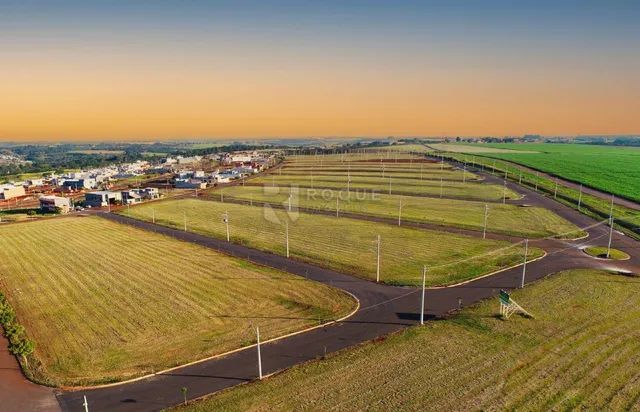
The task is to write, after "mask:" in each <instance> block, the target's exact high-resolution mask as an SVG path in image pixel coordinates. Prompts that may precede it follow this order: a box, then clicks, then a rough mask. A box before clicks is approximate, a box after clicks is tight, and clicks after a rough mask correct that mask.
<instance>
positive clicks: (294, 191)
mask: <svg viewBox="0 0 640 412" xmlns="http://www.w3.org/2000/svg"><path fill="white" fill-rule="evenodd" d="M220 193H222V196H220ZM211 198H212V199H213V200H220V199H221V198H222V199H223V200H225V201H228V200H230V199H237V200H243V201H245V202H256V203H258V202H265V203H267V204H269V205H277V206H278V207H285V208H286V207H287V205H288V200H289V198H291V199H292V206H293V207H294V208H305V209H315V210H322V211H327V212H332V213H333V214H336V215H339V214H340V213H341V212H343V213H344V212H347V213H355V214H359V215H364V216H366V215H370V216H379V217H384V218H390V219H395V220H396V221H398V222H399V223H400V224H401V223H402V222H417V223H433V224H437V225H441V226H452V227H457V228H462V229H470V230H475V231H479V232H482V230H483V228H484V225H485V212H486V217H487V219H486V225H487V231H488V232H490V233H491V232H493V233H502V234H506V235H510V236H521V237H530V238H535V237H549V236H559V237H562V238H568V239H572V238H577V237H580V236H582V235H584V232H582V231H581V230H579V229H578V228H577V227H576V226H574V225H572V224H571V223H569V222H568V221H566V220H565V219H562V218H561V217H559V216H558V215H556V214H554V213H553V212H551V211H548V210H546V209H543V208H538V207H520V206H516V205H510V204H504V205H503V204H496V203H492V204H490V205H488V204H486V203H482V202H472V201H465V200H451V199H433V198H418V197H413V196H398V195H387V194H372V193H368V192H357V191H352V192H347V191H345V190H342V191H338V190H328V189H325V190H322V189H309V188H295V187H294V188H292V187H289V188H287V187H270V186H265V187H256V186H245V187H242V186H235V187H229V188H223V189H221V190H219V191H216V192H214V193H212V194H211Z"/></svg>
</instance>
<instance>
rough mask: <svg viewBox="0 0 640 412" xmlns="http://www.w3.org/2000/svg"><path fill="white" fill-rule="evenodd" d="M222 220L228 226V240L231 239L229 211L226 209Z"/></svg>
mask: <svg viewBox="0 0 640 412" xmlns="http://www.w3.org/2000/svg"><path fill="white" fill-rule="evenodd" d="M222 221H223V222H224V224H225V226H226V227H227V242H230V241H231V236H229V212H227V211H225V212H224V215H222Z"/></svg>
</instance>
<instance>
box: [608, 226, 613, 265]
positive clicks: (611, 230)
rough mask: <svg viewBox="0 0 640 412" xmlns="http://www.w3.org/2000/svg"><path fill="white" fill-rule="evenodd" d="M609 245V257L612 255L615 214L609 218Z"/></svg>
mask: <svg viewBox="0 0 640 412" xmlns="http://www.w3.org/2000/svg"><path fill="white" fill-rule="evenodd" d="M609 226H610V227H609V245H608V246H607V259H609V255H611V239H612V237H613V216H611V217H610V218H609Z"/></svg>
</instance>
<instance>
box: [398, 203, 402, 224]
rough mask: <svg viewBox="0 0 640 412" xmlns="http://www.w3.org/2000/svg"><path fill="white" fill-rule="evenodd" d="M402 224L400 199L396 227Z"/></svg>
mask: <svg viewBox="0 0 640 412" xmlns="http://www.w3.org/2000/svg"><path fill="white" fill-rule="evenodd" d="M401 222H402V199H400V204H399V206H398V226H400V223H401Z"/></svg>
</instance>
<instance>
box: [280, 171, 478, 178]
mask: <svg viewBox="0 0 640 412" xmlns="http://www.w3.org/2000/svg"><path fill="white" fill-rule="evenodd" d="M277 174H278V175H283V176H284V175H287V176H308V177H309V178H311V177H325V176H341V177H342V178H343V179H345V180H346V179H347V178H349V177H351V178H352V179H353V178H354V177H376V178H377V177H380V178H387V179H388V178H390V177H391V178H394V179H400V178H405V179H415V180H420V179H422V180H434V179H438V180H439V179H440V178H443V179H445V180H459V181H462V180H463V178H464V179H468V180H478V176H477V175H475V174H472V173H469V172H463V171H462V170H458V169H456V170H452V169H444V170H440V169H437V168H429V169H423V170H422V171H421V170H420V168H417V169H400V170H397V169H384V170H382V169H378V170H358V169H356V168H353V169H348V168H347V169H340V170H336V169H334V170H326V169H321V170H312V169H309V170H298V169H287V168H285V169H283V170H282V172H281V173H277ZM463 174H466V176H463Z"/></svg>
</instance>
